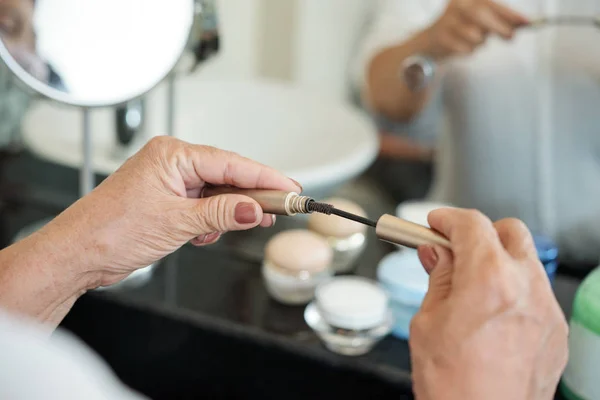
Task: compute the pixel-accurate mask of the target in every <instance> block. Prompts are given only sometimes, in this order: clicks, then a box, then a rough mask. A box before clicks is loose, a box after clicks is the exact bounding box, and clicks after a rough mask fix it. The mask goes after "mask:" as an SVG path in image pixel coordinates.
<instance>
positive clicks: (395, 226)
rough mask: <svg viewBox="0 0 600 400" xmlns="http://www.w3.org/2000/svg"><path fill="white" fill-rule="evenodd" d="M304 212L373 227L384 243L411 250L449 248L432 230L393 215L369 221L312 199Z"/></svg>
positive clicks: (445, 241)
mask: <svg viewBox="0 0 600 400" xmlns="http://www.w3.org/2000/svg"><path fill="white" fill-rule="evenodd" d="M306 210H307V211H308V212H309V213H312V212H317V213H321V214H327V215H337V216H339V217H342V218H346V219H349V220H352V221H356V222H358V223H361V224H363V225H367V226H370V227H373V228H375V233H376V235H377V237H378V238H379V239H380V240H383V241H385V242H389V243H394V244H399V245H403V246H406V247H410V248H413V249H416V248H417V247H419V246H421V245H424V244H438V245H440V246H443V247H446V248H450V242H449V241H448V239H446V238H445V237H443V236H442V235H440V234H439V233H437V232H435V231H434V230H432V229H430V228H427V227H425V226H423V225H419V224H415V223H413V222H410V221H407V220H404V219H401V218H398V217H394V216H393V215H389V214H384V215H382V216H381V217H380V218H379V219H378V220H377V221H373V220H371V219H368V218H364V217H361V216H359V215H356V214H352V213H349V212H347V211H343V210H340V209H337V208H335V207H334V206H333V205H331V204H327V203H320V202H317V201H315V200H312V199H310V200H307V202H306Z"/></svg>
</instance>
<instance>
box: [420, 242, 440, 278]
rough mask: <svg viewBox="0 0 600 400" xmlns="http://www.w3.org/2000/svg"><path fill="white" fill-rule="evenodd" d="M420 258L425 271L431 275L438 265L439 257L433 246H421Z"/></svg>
mask: <svg viewBox="0 0 600 400" xmlns="http://www.w3.org/2000/svg"><path fill="white" fill-rule="evenodd" d="M419 256H420V258H421V263H423V267H424V268H425V270H426V271H427V272H428V273H430V272H431V271H433V269H434V268H435V266H436V265H437V263H438V260H439V257H438V254H437V252H436V250H435V248H434V247H433V246H429V245H426V246H421V247H420V248H419Z"/></svg>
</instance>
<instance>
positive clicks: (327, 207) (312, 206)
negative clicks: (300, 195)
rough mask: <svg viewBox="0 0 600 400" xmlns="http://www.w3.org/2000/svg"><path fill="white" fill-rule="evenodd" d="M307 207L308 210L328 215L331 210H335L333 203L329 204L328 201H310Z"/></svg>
mask: <svg viewBox="0 0 600 400" xmlns="http://www.w3.org/2000/svg"><path fill="white" fill-rule="evenodd" d="M306 209H307V210H308V212H311V213H312V212H316V213H319V214H326V215H331V212H332V211H333V209H334V207H333V206H332V205H331V204H327V203H319V202H317V201H314V200H312V201H309V202H308V204H307V205H306Z"/></svg>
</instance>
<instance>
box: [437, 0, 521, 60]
mask: <svg viewBox="0 0 600 400" xmlns="http://www.w3.org/2000/svg"><path fill="white" fill-rule="evenodd" d="M527 23H528V20H527V19H526V18H525V17H524V16H522V15H520V14H518V13H517V12H515V11H513V10H511V9H510V8H508V7H506V6H504V5H502V4H499V3H497V2H494V1H492V0H450V2H449V4H448V6H447V8H446V10H445V11H444V13H443V14H442V16H441V17H440V18H439V19H438V20H437V21H436V22H435V23H434V24H433V25H432V26H431V27H430V28H429V29H428V30H427V32H428V33H429V37H430V40H431V49H430V52H431V55H433V56H434V57H437V58H438V59H444V58H446V57H450V56H454V55H465V54H470V53H471V52H473V51H474V50H475V49H477V48H478V47H479V46H481V45H482V44H483V43H484V42H485V40H486V39H487V37H488V36H489V35H490V34H492V35H493V34H495V35H499V36H500V37H502V38H504V39H510V38H512V36H513V35H514V32H515V30H516V29H517V28H519V27H521V26H523V25H526V24H527Z"/></svg>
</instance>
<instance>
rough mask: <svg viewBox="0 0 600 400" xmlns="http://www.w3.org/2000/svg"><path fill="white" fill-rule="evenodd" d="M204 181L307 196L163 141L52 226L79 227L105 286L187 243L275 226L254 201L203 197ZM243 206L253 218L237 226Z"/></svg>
mask: <svg viewBox="0 0 600 400" xmlns="http://www.w3.org/2000/svg"><path fill="white" fill-rule="evenodd" d="M206 184H213V185H232V186H237V187H242V188H253V189H254V188H258V189H261V188H262V189H276V190H285V191H294V192H299V191H301V188H300V186H299V185H298V184H297V183H296V182H294V181H292V180H291V179H289V178H287V177H285V176H284V175H282V174H281V173H279V172H277V171H275V170H274V169H272V168H269V167H266V166H263V165H261V164H259V163H257V162H255V161H252V160H249V159H247V158H244V157H241V156H239V155H237V154H234V153H231V152H227V151H223V150H219V149H216V148H213V147H209V146H200V145H192V144H189V143H186V142H183V141H180V140H177V139H174V138H170V137H157V138H154V139H153V140H151V141H150V142H149V143H148V144H147V145H146V146H145V147H144V148H143V149H142V150H140V151H139V152H138V153H137V154H136V155H134V156H133V157H132V158H130V159H129V160H128V161H127V162H126V163H125V164H124V165H123V166H122V167H121V168H119V170H117V171H116V172H115V173H114V174H112V175H111V176H110V177H108V178H107V179H106V180H104V182H102V184H100V185H99V186H98V187H97V188H96V189H95V190H94V191H93V192H92V193H90V194H89V195H88V196H85V197H84V198H82V199H81V200H79V201H78V202H77V203H75V204H74V205H73V206H72V207H70V208H69V209H68V210H67V211H66V212H65V213H63V214H61V215H60V216H59V217H58V218H56V219H55V220H54V221H53V222H52V223H50V224H49V225H48V226H47V227H48V230H59V231H60V230H63V231H66V230H73V229H81V234H80V237H81V238H83V239H86V240H85V241H83V243H82V245H83V246H84V248H85V252H86V253H87V254H89V257H91V261H92V262H91V264H90V267H89V269H90V270H96V272H97V275H96V279H95V280H94V281H93V286H99V285H102V286H104V285H110V284H113V283H116V282H118V281H120V280H121V279H123V278H125V277H126V276H128V275H129V274H130V273H131V272H133V271H135V270H136V269H138V268H141V267H145V266H147V265H149V264H151V263H153V262H155V261H157V260H159V259H161V258H163V257H164V256H166V255H168V254H170V253H172V252H173V251H175V250H177V249H178V248H179V247H181V246H182V245H184V244H185V243H187V242H189V241H191V242H192V243H193V244H195V245H198V246H202V245H206V244H211V243H214V242H216V241H217V240H218V239H219V237H220V236H221V235H222V234H223V233H225V232H228V231H232V230H246V229H250V228H253V227H255V226H258V225H260V226H263V227H269V226H271V225H273V224H274V221H275V218H274V216H272V215H267V214H263V212H262V209H261V208H260V206H259V205H258V203H256V202H255V201H254V200H252V199H251V198H249V197H246V196H241V195H234V194H226V195H219V196H214V197H208V198H202V199H199V196H200V193H201V192H202V189H203V188H204V187H205V185H206ZM239 204H244V205H246V206H249V207H250V209H251V211H252V212H253V217H252V218H251V220H248V221H246V222H245V223H240V222H239V221H236V206H237V205H239ZM246 208H248V207H246ZM90 232H93V234H90Z"/></svg>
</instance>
